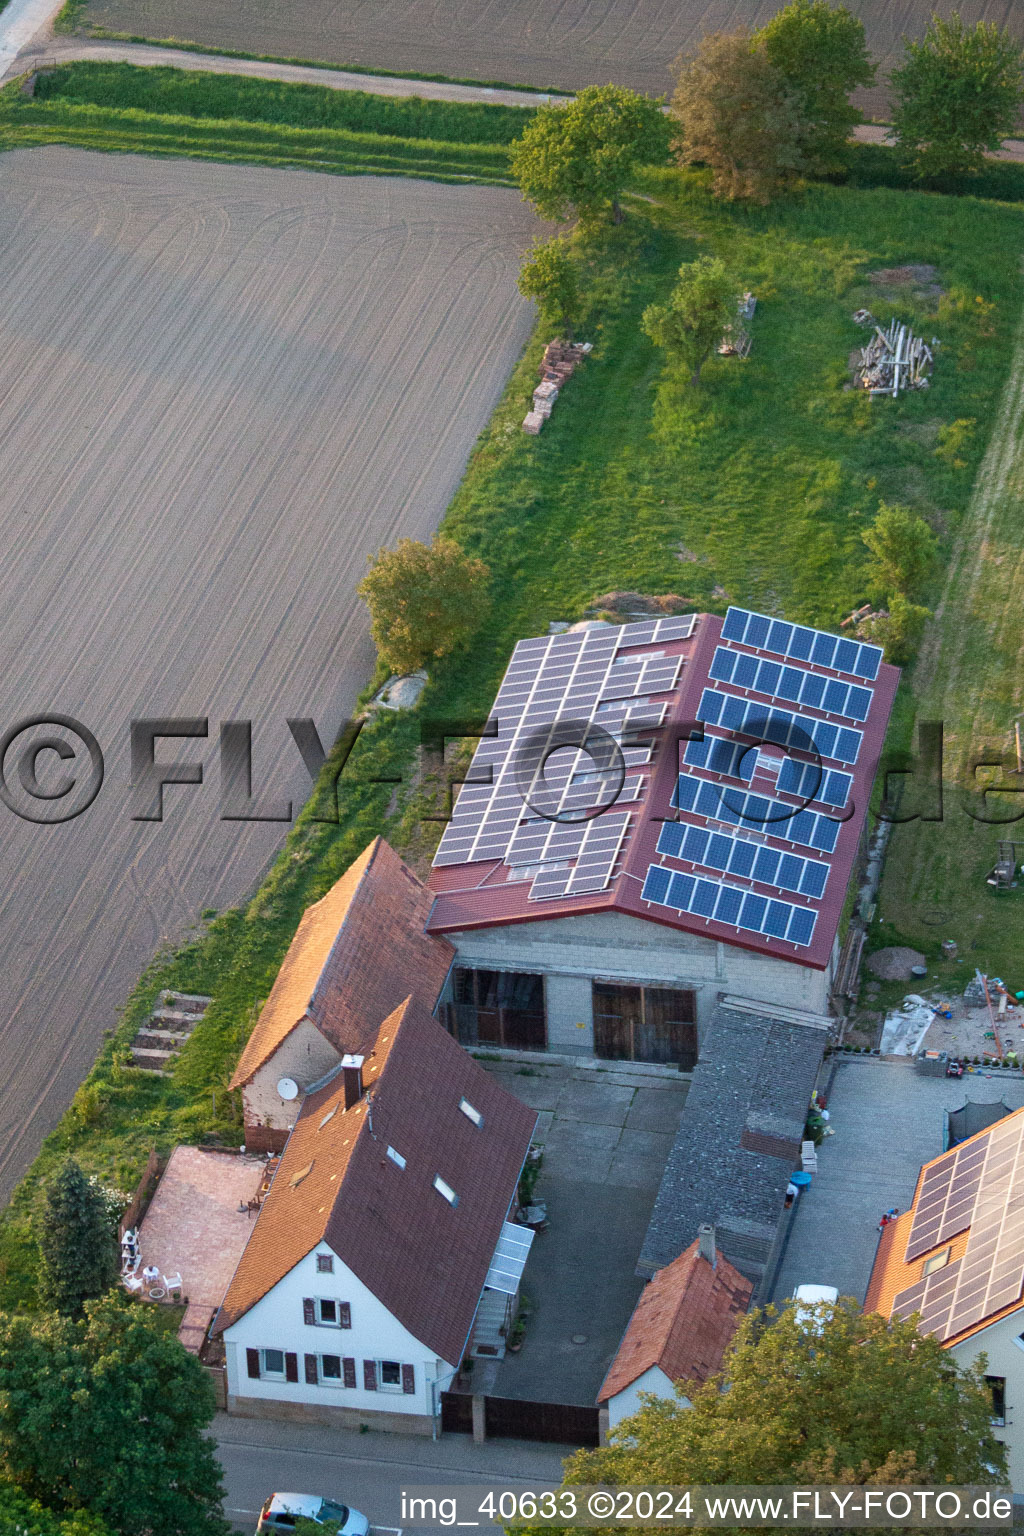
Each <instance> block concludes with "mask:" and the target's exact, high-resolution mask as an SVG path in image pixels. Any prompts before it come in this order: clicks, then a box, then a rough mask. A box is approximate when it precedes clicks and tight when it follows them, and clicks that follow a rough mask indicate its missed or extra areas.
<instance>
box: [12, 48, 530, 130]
mask: <svg viewBox="0 0 1024 1536" xmlns="http://www.w3.org/2000/svg"><path fill="white" fill-rule="evenodd" d="M35 99H36V100H37V101H52V100H54V99H59V100H61V101H66V102H75V103H82V104H90V105H92V106H98V107H110V108H115V109H117V110H124V109H128V108H134V109H137V110H139V111H143V112H156V113H159V114H160V115H161V116H171V117H191V118H217V119H223V120H230V121H242V120H244V121H246V122H253V123H276V124H281V125H284V126H288V127H293V128H316V129H330V130H348V131H351V132H357V133H374V134H380V135H383V136H384V137H387V138H404V139H436V140H439V141H441V142H443V143H451V144H495V145H498V144H510V143H511V142H512V140H513V139H514V138H516V137H518V135H519V134H520V133H522V131H523V128H524V126H525V124H526V123H527V122H528V121H529V119H530V117H531V116H532V115H533V114H532V111H531V110H530V109H529V108H525V107H502V106H489V105H486V104H484V103H474V102H448V101H426V100H424V99H423V98H422V97H419V96H398V97H392V96H374V95H369V94H368V93H367V92H365V91H335V90H331V89H330V88H329V87H327V86H320V85H293V84H289V83H286V82H284V81H279V80H264V79H260V78H252V79H250V78H248V77H247V76H244V75H222V74H214V73H210V72H206V71H204V72H201V73H200V72H198V71H190V70H183V69H170V68H165V67H163V66H159V67H157V66H153V67H147V68H140V67H139V66H137V65H134V64H114V63H111V64H105V63H96V64H92V63H78V64H69V65H61V66H60V67H59V68H58V69H55V70H54V71H53V72H52V73H48V74H45V75H43V76H41V77H40V78H39V80H38V81H37V83H36V98H35Z"/></svg>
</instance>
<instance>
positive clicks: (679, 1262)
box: [597, 1242, 754, 1403]
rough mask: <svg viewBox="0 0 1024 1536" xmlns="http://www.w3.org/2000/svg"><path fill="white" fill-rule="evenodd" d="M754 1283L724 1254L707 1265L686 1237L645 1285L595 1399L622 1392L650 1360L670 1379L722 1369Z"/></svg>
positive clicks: (701, 1377) (696, 1378)
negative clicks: (676, 1254) (683, 1244)
mask: <svg viewBox="0 0 1024 1536" xmlns="http://www.w3.org/2000/svg"><path fill="white" fill-rule="evenodd" d="M753 1289H754V1288H753V1285H752V1284H751V1282H750V1281H749V1280H746V1279H744V1277H743V1276H742V1275H741V1274H740V1272H739V1270H737V1269H734V1268H733V1266H732V1265H731V1264H730V1263H729V1261H728V1259H727V1258H725V1256H724V1255H723V1254H719V1255H718V1258H717V1262H716V1263H715V1265H714V1266H713V1267H712V1265H711V1264H710V1263H709V1262H708V1260H707V1259H705V1258H703V1257H702V1256H701V1254H700V1252H699V1248H698V1244H697V1243H696V1242H693V1243H691V1244H690V1246H689V1248H687V1250H686V1252H685V1253H681V1254H680V1255H679V1257H678V1258H677V1259H673V1261H672V1263H671V1264H666V1266H665V1268H664V1269H659V1270H658V1273H657V1274H656V1275H655V1276H654V1279H653V1280H652V1281H651V1282H650V1284H649V1285H646V1286H645V1287H644V1290H643V1294H642V1295H641V1297H640V1300H639V1301H638V1302H637V1304H636V1310H635V1311H634V1313H633V1316H632V1317H631V1318H630V1320H629V1326H628V1327H627V1329H626V1332H625V1334H624V1335H623V1339H622V1343H621V1344H620V1345H619V1351H618V1354H617V1355H616V1356H615V1359H614V1360H613V1361H612V1363H611V1366H610V1367H609V1370H608V1374H607V1376H606V1377H605V1379H604V1382H603V1384H602V1386H601V1390H600V1392H599V1393H598V1394H597V1400H598V1402H599V1403H606V1402H607V1401H608V1399H609V1398H610V1397H615V1396H616V1395H617V1394H618V1393H619V1392H624V1391H625V1390H626V1388H627V1387H630V1386H632V1385H633V1383H634V1382H635V1381H636V1380H638V1378H639V1377H641V1376H642V1375H643V1374H644V1372H645V1371H649V1370H650V1369H651V1367H652V1366H655V1365H656V1366H659V1367H660V1368H661V1370H663V1371H664V1372H665V1375H666V1376H667V1377H668V1378H669V1380H670V1381H693V1382H698V1383H703V1382H705V1381H707V1379H708V1377H709V1376H713V1375H714V1374H715V1372H716V1371H718V1370H720V1369H721V1365H722V1359H723V1357H724V1355H725V1351H726V1348H727V1346H728V1344H729V1341H730V1340H731V1338H732V1336H733V1334H734V1333H735V1332H736V1329H737V1327H738V1326H739V1322H740V1319H741V1318H742V1316H743V1314H744V1313H745V1312H746V1310H747V1308H748V1307H749V1305H750V1298H751V1295H752V1293H753Z"/></svg>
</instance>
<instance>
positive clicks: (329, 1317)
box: [313, 1296, 352, 1328]
mask: <svg viewBox="0 0 1024 1536" xmlns="http://www.w3.org/2000/svg"><path fill="white" fill-rule="evenodd" d="M313 1305H314V1308H315V1312H316V1321H317V1322H318V1323H319V1325H320V1327H321V1328H351V1327H352V1308H351V1307H350V1306H349V1304H348V1302H347V1301H338V1300H337V1298H336V1297H334V1296H317V1297H316V1298H315V1300H314V1303H313Z"/></svg>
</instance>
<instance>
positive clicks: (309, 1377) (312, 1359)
mask: <svg viewBox="0 0 1024 1536" xmlns="http://www.w3.org/2000/svg"><path fill="white" fill-rule="evenodd" d="M319 1384H320V1372H319V1371H318V1370H317V1366H316V1355H307V1356H306V1386H307V1387H316V1386H319Z"/></svg>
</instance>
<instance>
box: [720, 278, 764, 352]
mask: <svg viewBox="0 0 1024 1536" xmlns="http://www.w3.org/2000/svg"><path fill="white" fill-rule="evenodd" d="M756 308H757V299H756V298H755V297H754V295H753V294H752V293H749V292H747V293H744V294H741V295H740V297H739V298H738V299H737V300H736V313H737V315H738V316H739V318H740V319H741V320H752V319H753V318H754V310H755V309H756ZM752 345H753V341H752V338H751V335H750V332H749V331H748V330H747V329H746V328H745V327H744V326H742V325H727V326H726V328H725V333H724V335H723V336H722V339H721V341H720V342H719V343H718V355H719V357H749V355H750V348H751V346H752Z"/></svg>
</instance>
